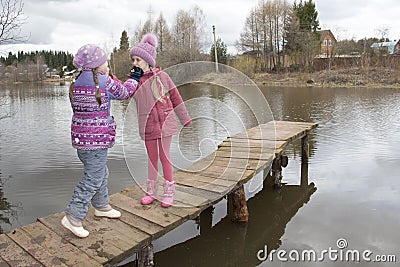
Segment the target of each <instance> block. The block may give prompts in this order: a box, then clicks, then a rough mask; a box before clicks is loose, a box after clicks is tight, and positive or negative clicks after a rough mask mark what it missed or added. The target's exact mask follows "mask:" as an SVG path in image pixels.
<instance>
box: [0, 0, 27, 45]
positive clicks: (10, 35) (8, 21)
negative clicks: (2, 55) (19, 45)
mask: <svg viewBox="0 0 400 267" xmlns="http://www.w3.org/2000/svg"><path fill="white" fill-rule="evenodd" d="M23 7H24V4H23V2H22V0H1V11H0V44H9V43H14V42H21V41H25V40H26V36H23V35H22V34H21V26H22V25H23V24H24V23H25V22H26V17H25V16H24V13H23Z"/></svg>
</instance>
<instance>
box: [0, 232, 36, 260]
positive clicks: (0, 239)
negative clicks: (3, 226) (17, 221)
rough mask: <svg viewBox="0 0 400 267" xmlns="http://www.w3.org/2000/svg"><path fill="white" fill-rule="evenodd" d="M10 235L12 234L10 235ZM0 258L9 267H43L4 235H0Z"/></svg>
mask: <svg viewBox="0 0 400 267" xmlns="http://www.w3.org/2000/svg"><path fill="white" fill-rule="evenodd" d="M11 234H12V233H11ZM0 256H1V258H2V259H3V260H4V261H5V262H6V263H7V264H8V265H9V266H13V267H14V266H15V267H20V266H34V267H40V266H44V265H43V264H41V263H40V262H39V261H37V260H35V258H33V257H32V256H31V255H30V254H29V253H28V252H26V251H25V250H23V249H22V248H21V247H20V246H19V245H17V244H16V243H15V242H14V241H13V240H12V239H11V238H9V237H8V236H7V235H6V234H2V235H0Z"/></svg>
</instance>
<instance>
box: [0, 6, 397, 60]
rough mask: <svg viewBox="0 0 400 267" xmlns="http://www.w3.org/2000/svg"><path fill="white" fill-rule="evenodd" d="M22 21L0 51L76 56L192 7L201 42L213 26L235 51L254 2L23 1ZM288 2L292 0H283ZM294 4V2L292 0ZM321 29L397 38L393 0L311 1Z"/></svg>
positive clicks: (339, 36) (209, 37) (342, 35)
mask: <svg viewBox="0 0 400 267" xmlns="http://www.w3.org/2000/svg"><path fill="white" fill-rule="evenodd" d="M22 1H23V3H24V8H23V11H24V15H25V16H26V18H27V23H25V24H24V25H23V26H22V33H23V34H24V35H25V36H29V39H28V40H27V41H26V42H25V43H24V44H13V45H5V46H0V52H1V54H3V55H4V54H5V53H7V54H8V52H12V53H16V51H25V52H28V51H35V50H53V51H68V52H70V53H72V54H75V53H76V51H77V50H78V49H79V47H81V46H82V45H84V44H87V43H94V44H97V45H99V46H101V47H103V48H104V49H105V50H106V52H108V53H110V52H111V51H112V49H113V48H114V47H116V46H118V45H119V38H120V37H121V33H122V31H123V30H126V31H127V32H128V36H130V32H132V33H133V30H134V29H135V28H136V27H137V25H139V24H143V23H144V22H145V21H146V20H147V18H148V16H149V10H151V11H152V12H151V15H152V17H153V18H157V17H158V16H159V14H160V12H162V14H163V16H164V17H165V19H166V21H167V23H168V24H169V26H170V27H171V26H172V23H173V21H174V17H175V16H176V14H177V12H178V11H179V10H180V9H183V10H186V11H188V10H189V9H191V8H192V7H194V6H195V5H197V6H198V7H199V8H200V9H201V10H202V11H203V12H204V14H205V18H206V23H207V24H206V32H205V33H206V36H207V42H206V44H205V46H207V45H208V46H211V43H212V40H213V35H212V25H215V27H216V35H217V38H218V37H220V38H221V39H222V41H223V42H224V43H225V44H227V45H228V52H229V53H231V54H235V53H237V51H236V49H234V44H235V42H236V41H237V40H239V38H240V33H241V32H242V30H243V26H244V24H245V20H246V17H247V16H248V15H249V13H250V10H251V9H252V8H254V7H256V6H257V5H258V3H259V0H201V1H200V0H198V1H193V0H151V1H149V0H141V1H132V0H130V1H128V0H116V1H111V0H95V1H94V0H22ZM287 1H288V2H289V3H290V4H292V3H293V1H292V0H287ZM297 2H299V0H298V1H297ZM313 2H314V3H315V5H316V9H317V11H318V19H319V22H320V26H321V29H323V30H325V29H330V30H331V31H332V32H333V34H334V35H335V37H336V39H338V40H343V39H353V38H354V39H355V40H359V39H362V38H364V37H367V38H368V37H377V36H379V34H378V32H379V31H378V29H383V28H387V29H388V36H387V37H389V39H390V40H395V39H396V40H398V38H400V20H399V19H397V18H398V14H400V3H399V2H398V0H351V1H348V0H314V1H313Z"/></svg>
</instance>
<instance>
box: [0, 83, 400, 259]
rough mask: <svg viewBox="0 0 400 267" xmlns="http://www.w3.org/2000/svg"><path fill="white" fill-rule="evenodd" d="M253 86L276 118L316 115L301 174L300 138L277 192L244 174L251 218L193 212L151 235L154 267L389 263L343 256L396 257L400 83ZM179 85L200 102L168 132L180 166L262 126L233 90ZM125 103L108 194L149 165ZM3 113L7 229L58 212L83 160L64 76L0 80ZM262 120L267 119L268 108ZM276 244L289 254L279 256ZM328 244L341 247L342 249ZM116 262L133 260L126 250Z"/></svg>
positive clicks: (0, 173) (0, 185)
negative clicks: (54, 81) (191, 217)
mask: <svg viewBox="0 0 400 267" xmlns="http://www.w3.org/2000/svg"><path fill="white" fill-rule="evenodd" d="M260 90H261V92H262V94H263V95H264V96H265V98H266V99H267V101H268V103H269V105H270V108H271V110H272V115H273V117H274V118H275V119H276V120H290V121H309V122H316V123H318V124H319V126H318V128H317V129H316V130H315V131H314V132H313V134H312V135H311V136H310V149H311V155H310V160H309V166H308V181H306V182H305V183H304V181H303V183H301V182H300V181H301V178H300V177H301V168H300V164H301V161H300V156H299V154H300V146H299V144H295V145H293V146H291V147H289V149H288V150H287V152H286V154H287V155H288V157H289V165H288V166H287V167H286V168H285V169H284V171H283V176H284V177H283V182H284V183H285V185H284V186H283V188H281V189H280V190H273V188H272V186H271V183H270V181H269V180H268V179H267V180H266V182H265V183H264V185H263V183H262V177H263V174H262V173H260V174H258V175H257V176H256V177H255V179H254V181H253V182H252V183H249V184H246V187H245V189H246V195H247V197H248V198H249V199H248V208H249V213H250V218H249V223H248V224H247V225H245V226H243V225H237V224H233V223H232V222H231V221H230V218H229V216H227V203H226V200H225V199H224V200H222V201H221V202H220V203H218V204H216V205H215V206H214V207H213V209H210V210H207V211H206V212H204V214H202V216H201V217H200V219H199V220H196V221H189V222H187V223H185V224H183V225H182V226H181V227H178V228H177V229H175V230H173V231H172V232H170V233H168V234H167V235H165V236H164V237H161V238H160V239H158V240H157V241H155V242H154V248H155V251H156V254H155V262H156V264H157V266H293V265H294V266H322V265H323V266H344V265H346V266H364V265H370V266H377V265H378V266H379V265H380V264H381V265H382V266H383V265H384V264H382V263H377V262H370V263H366V262H365V261H363V259H362V258H361V259H360V262H357V261H356V260H351V259H350V261H345V256H343V255H345V254H346V252H348V251H356V250H357V251H359V252H360V255H361V257H362V253H363V252H365V251H367V252H366V253H367V254H368V251H370V252H371V254H370V255H367V256H369V258H371V259H375V256H387V257H386V259H388V258H390V257H389V256H390V255H395V256H396V257H397V261H400V258H399V257H400V254H399V250H400V244H399V241H398V240H400V232H399V231H398V225H399V224H400V179H399V178H400V175H399V174H400V164H399V163H400V93H399V90H397V89H366V88H351V89H349V88H347V89H345V88H283V87H280V88H272V87H260ZM180 91H181V93H182V96H183V98H184V99H186V100H196V99H198V100H201V101H194V102H193V103H190V102H189V104H188V109H189V113H190V115H191V116H192V117H194V118H196V120H195V123H194V125H193V127H192V129H191V130H190V131H188V130H183V132H182V133H181V135H180V136H179V138H174V140H173V145H172V158H173V160H174V163H175V167H177V168H183V167H185V166H187V165H189V164H190V162H192V161H195V160H197V159H199V158H200V157H202V156H205V155H207V154H208V153H210V152H211V151H213V149H214V148H215V146H216V145H217V144H218V142H220V141H221V140H223V139H225V138H226V136H227V135H228V134H233V133H236V132H239V131H241V130H243V129H244V128H249V127H252V126H254V125H256V124H257V119H256V118H255V116H254V115H253V114H251V110H250V109H249V107H248V105H246V103H244V102H243V101H241V100H240V99H239V98H238V97H237V96H236V95H235V94H232V93H231V92H229V90H225V89H223V88H218V87H215V86H210V85H205V84H197V85H191V86H183V87H181V88H180ZM249 94H251V93H250V92H249ZM247 104H248V103H247ZM265 109H266V110H269V109H268V107H265ZM132 110H134V106H133V105H132V104H129V102H127V101H125V102H113V107H112V112H113V114H114V116H115V118H116V120H117V123H118V131H117V134H118V138H117V143H116V145H115V146H114V147H113V148H112V149H110V150H109V161H108V165H109V169H110V181H109V189H110V193H117V192H119V191H121V190H122V189H123V188H125V187H128V186H131V185H132V184H133V183H134V182H135V181H138V180H140V181H142V180H143V179H144V178H145V175H146V170H147V168H146V161H147V159H146V154H145V150H144V146H143V143H142V142H141V141H140V139H139V138H138V137H137V131H136V128H135V119H136V118H135V116H136V115H135V113H134V112H132ZM0 112H1V113H0V117H1V116H2V115H3V114H5V113H9V114H11V115H12V116H11V117H9V118H5V119H1V120H0V232H7V231H10V230H12V229H13V228H16V227H20V226H23V225H26V224H29V223H32V222H34V221H35V220H36V218H39V217H44V216H47V215H49V214H51V213H56V212H60V211H63V210H64V209H65V206H66V204H67V203H68V201H69V200H70V198H71V195H72V192H73V188H74V186H75V185H76V183H77V182H78V181H79V179H80V178H81V176H82V166H81V163H80V161H79V159H78V157H77V155H76V151H75V150H74V149H73V148H72V147H71V145H70V132H69V129H70V119H71V115H72V112H71V108H70V105H69V102H68V87H67V85H66V86H60V85H29V86H28V85H18V86H12V87H10V86H4V85H2V86H1V87H0ZM264 118H265V119H266V120H268V119H270V117H269V115H268V112H267V114H266V115H265V116H264ZM123 126H125V127H123ZM122 136H124V138H122ZM125 157H126V161H125ZM262 187H264V189H263V190H261V188H262ZM337 242H339V243H340V244H337ZM345 243H347V246H346V247H342V245H343V244H345ZM339 246H340V248H339ZM271 250H281V251H285V252H286V254H285V255H283V254H282V253H283V252H281V254H279V255H281V258H278V256H277V255H278V253H277V252H272V253H271ZM309 250H312V251H315V252H316V253H317V256H319V257H322V256H324V260H323V261H320V262H318V260H316V262H314V261H312V262H302V261H301V260H299V261H296V262H295V258H296V257H295V256H296V255H297V254H296V253H299V254H300V255H301V253H302V252H303V251H309ZM324 250H326V251H329V250H331V252H332V250H337V251H338V252H337V253H336V254H337V256H338V258H337V259H335V256H334V255H335V253H334V252H332V253H331V254H332V255H329V253H326V254H323V253H322V252H323V251H324ZM265 252H267V254H269V257H268V258H266V257H265V256H266V254H265ZM340 253H342V254H340ZM289 255H290V257H289ZM321 255H322V256H321ZM329 256H332V257H331V258H329ZM340 256H342V258H340ZM132 258H133V257H132ZM285 258H286V259H287V261H284V259H285ZM121 264H122V265H124V266H133V264H132V263H131V262H129V260H128V261H126V262H123V263H121ZM360 264H361V265H360ZM386 265H387V266H396V263H386ZM386 265H385V266H386Z"/></svg>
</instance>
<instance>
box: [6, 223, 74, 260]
mask: <svg viewBox="0 0 400 267" xmlns="http://www.w3.org/2000/svg"><path fill="white" fill-rule="evenodd" d="M7 236H8V237H9V238H11V239H12V240H13V241H14V242H15V243H17V244H18V245H19V246H20V247H22V248H23V249H24V250H25V251H27V252H28V253H29V254H31V255H32V256H33V257H34V258H35V259H37V260H38V261H40V263H42V264H43V265H45V266H62V267H64V266H67V265H65V264H64V263H63V262H62V261H61V259H60V258H58V257H57V256H54V255H53V254H52V253H50V252H48V251H47V250H46V249H44V248H43V247H42V246H41V245H40V244H39V243H40V242H41V241H42V240H43V238H44V237H41V238H39V239H31V237H30V236H29V234H28V233H27V232H26V231H24V230H23V228H18V229H15V231H14V232H13V233H9V234H7Z"/></svg>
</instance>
